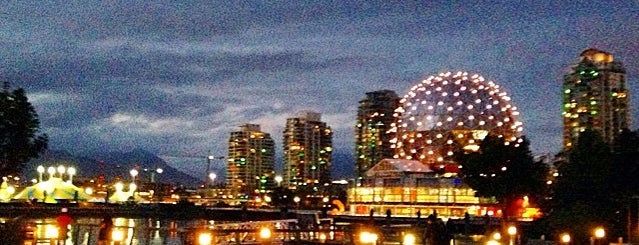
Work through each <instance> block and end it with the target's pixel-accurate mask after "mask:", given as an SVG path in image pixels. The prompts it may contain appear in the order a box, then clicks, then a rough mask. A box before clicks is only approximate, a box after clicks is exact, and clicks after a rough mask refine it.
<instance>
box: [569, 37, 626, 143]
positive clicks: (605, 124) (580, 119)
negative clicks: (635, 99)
mask: <svg viewBox="0 0 639 245" xmlns="http://www.w3.org/2000/svg"><path fill="white" fill-rule="evenodd" d="M629 104H630V103H629V99H628V88H627V87H626V71H625V69H624V68H623V66H622V64H621V63H620V62H616V61H614V59H613V56H612V54H610V53H606V52H603V51H600V50H597V49H587V50H585V51H583V52H582V53H581V55H580V56H579V60H578V62H577V63H576V64H574V65H572V66H571V67H570V70H569V72H568V74H566V75H565V76H564V83H563V111H562V116H563V121H564V150H569V149H570V148H571V147H572V146H573V144H574V142H575V141H576V140H577V137H578V136H579V133H580V132H583V131H584V130H586V129H593V130H595V131H598V132H599V133H601V135H602V137H603V138H604V140H605V141H607V142H609V143H610V142H613V141H614V139H615V137H616V135H617V134H619V132H621V130H623V129H626V128H628V127H629V126H630V117H629V116H628V113H629V110H630V108H629Z"/></svg>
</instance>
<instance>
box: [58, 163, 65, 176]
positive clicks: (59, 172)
mask: <svg viewBox="0 0 639 245" xmlns="http://www.w3.org/2000/svg"><path fill="white" fill-rule="evenodd" d="M66 171H67V168H65V167H64V165H60V166H58V174H60V179H64V176H62V175H63V174H64V173H65V172H66Z"/></svg>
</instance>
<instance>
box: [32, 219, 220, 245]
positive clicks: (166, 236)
mask: <svg viewBox="0 0 639 245" xmlns="http://www.w3.org/2000/svg"><path fill="white" fill-rule="evenodd" d="M102 220H103V219H102V218H76V219H75V220H74V222H73V223H72V224H71V225H69V230H68V233H67V234H68V237H67V238H66V240H65V241H59V242H58V244H66V245H80V244H82V245H93V244H98V234H99V230H100V223H101V222H102ZM21 222H22V223H23V226H24V227H25V229H26V230H27V232H26V233H27V234H25V237H26V239H27V241H25V244H56V241H53V240H58V238H60V237H63V234H59V232H60V229H58V228H59V227H58V226H57V224H56V220H55V219H53V218H50V219H32V220H21ZM214 223H215V222H214V221H210V220H159V219H152V218H149V219H131V218H114V219H113V225H114V226H113V230H112V232H111V241H110V242H109V243H107V244H120V245H154V244H158V245H160V244H161V245H182V244H186V243H188V241H190V240H191V239H192V238H191V237H189V236H192V233H193V231H194V230H195V229H198V228H205V227H208V226H209V225H211V224H214ZM29 233H30V234H29ZM51 241H53V242H51Z"/></svg>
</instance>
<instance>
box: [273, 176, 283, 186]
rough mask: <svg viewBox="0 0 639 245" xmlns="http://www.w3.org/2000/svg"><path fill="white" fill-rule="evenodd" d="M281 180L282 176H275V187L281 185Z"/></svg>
mask: <svg viewBox="0 0 639 245" xmlns="http://www.w3.org/2000/svg"><path fill="white" fill-rule="evenodd" d="M283 180H284V178H282V176H281V175H277V176H275V182H277V187H280V186H281V185H282V181H283Z"/></svg>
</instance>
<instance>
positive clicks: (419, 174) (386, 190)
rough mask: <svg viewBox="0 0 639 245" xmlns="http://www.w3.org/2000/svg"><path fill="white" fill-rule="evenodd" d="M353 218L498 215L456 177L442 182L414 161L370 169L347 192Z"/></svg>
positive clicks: (492, 201) (395, 161) (489, 203)
mask: <svg viewBox="0 0 639 245" xmlns="http://www.w3.org/2000/svg"><path fill="white" fill-rule="evenodd" d="M348 205H349V207H350V210H351V212H352V214H354V215H369V214H370V212H371V210H373V213H374V214H377V215H385V213H386V210H390V211H391V213H392V214H393V215H394V216H415V215H416V213H417V212H418V211H419V212H421V213H422V215H424V216H426V215H428V214H429V213H432V212H433V211H436V212H437V214H438V215H439V216H441V217H445V218H450V217H454V218H460V217H464V215H465V213H466V212H468V213H469V214H470V215H472V216H481V215H495V216H497V215H501V213H500V211H499V210H500V209H499V208H498V207H497V205H496V201H495V199H492V198H480V197H476V196H475V191H474V190H473V189H471V188H470V187H468V186H467V185H465V184H464V183H462V181H461V180H460V179H458V178H455V177H450V178H443V177H441V176H440V175H438V174H436V173H435V172H434V171H433V170H431V169H430V168H429V167H428V166H427V165H425V164H423V163H421V162H420V161H417V160H406V159H384V160H382V161H380V162H379V163H378V164H377V165H375V166H373V167H372V168H370V169H369V170H368V171H367V172H366V173H365V177H364V180H363V181H362V182H361V183H360V184H359V185H358V186H356V187H352V188H350V189H349V190H348Z"/></svg>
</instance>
